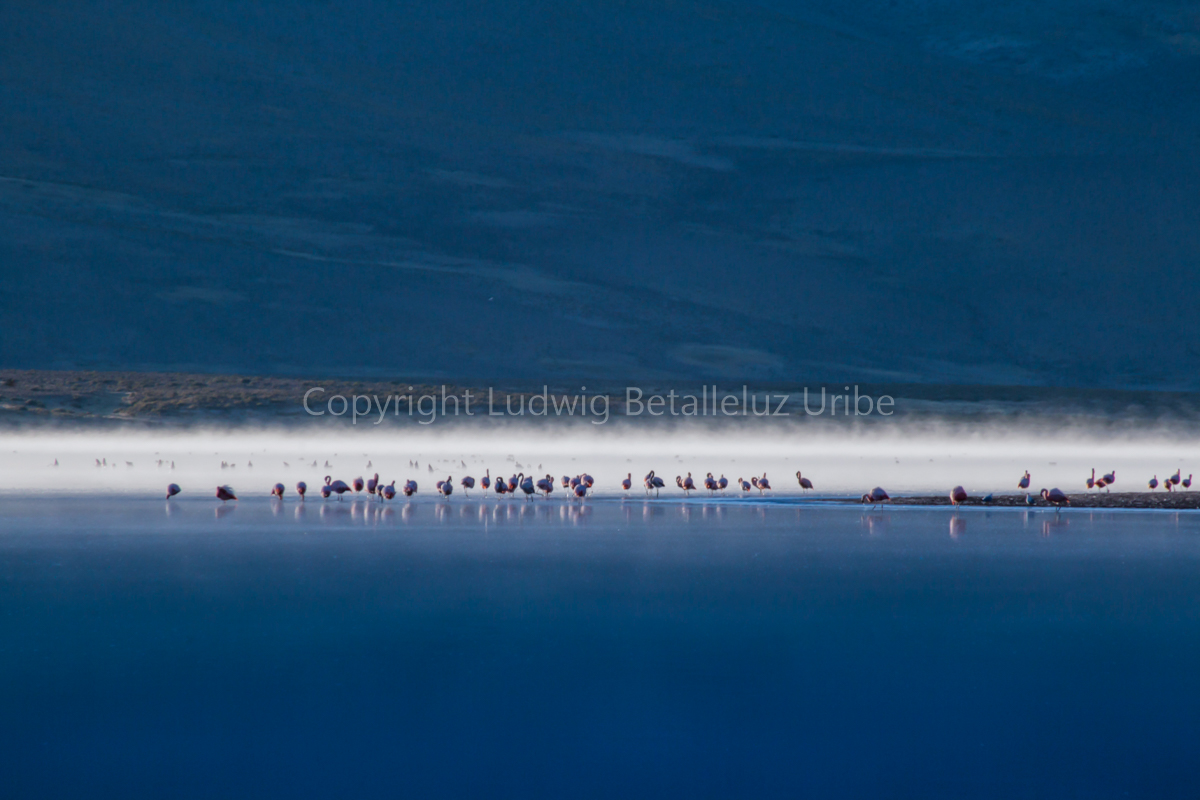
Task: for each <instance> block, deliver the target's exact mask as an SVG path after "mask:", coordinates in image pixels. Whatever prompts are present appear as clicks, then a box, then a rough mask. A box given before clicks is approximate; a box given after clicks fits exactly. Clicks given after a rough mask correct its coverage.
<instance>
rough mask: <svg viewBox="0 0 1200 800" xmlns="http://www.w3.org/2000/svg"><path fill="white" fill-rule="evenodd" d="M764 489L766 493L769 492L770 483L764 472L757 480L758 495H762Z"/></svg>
mask: <svg viewBox="0 0 1200 800" xmlns="http://www.w3.org/2000/svg"><path fill="white" fill-rule="evenodd" d="M764 489H765V490H766V491H768V492H769V491H771V482H770V481H769V480H767V473H765V472H764V473H763V474H762V477H761V478H759V479H758V493H759V494H762V493H763V490H764Z"/></svg>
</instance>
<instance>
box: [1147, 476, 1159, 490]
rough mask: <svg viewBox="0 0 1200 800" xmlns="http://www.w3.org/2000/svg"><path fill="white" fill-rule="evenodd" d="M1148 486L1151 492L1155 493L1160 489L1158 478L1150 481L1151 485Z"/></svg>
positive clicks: (1155, 477)
mask: <svg viewBox="0 0 1200 800" xmlns="http://www.w3.org/2000/svg"><path fill="white" fill-rule="evenodd" d="M1146 485H1147V486H1149V487H1150V491H1152V492H1153V491H1154V490H1155V489H1157V488H1158V476H1157V475H1155V476H1154V477H1153V478H1151V479H1150V483H1148V484H1146Z"/></svg>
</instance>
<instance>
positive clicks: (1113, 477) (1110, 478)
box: [1104, 469, 1117, 486]
mask: <svg viewBox="0 0 1200 800" xmlns="http://www.w3.org/2000/svg"><path fill="white" fill-rule="evenodd" d="M1116 482H1117V471H1116V470H1115V469H1114V470H1113V471H1112V472H1110V473H1108V474H1107V475H1105V476H1104V485H1105V486H1111V485H1113V484H1114V483H1116Z"/></svg>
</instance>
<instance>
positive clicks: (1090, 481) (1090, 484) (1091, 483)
mask: <svg viewBox="0 0 1200 800" xmlns="http://www.w3.org/2000/svg"><path fill="white" fill-rule="evenodd" d="M1095 485H1096V468H1095V467H1092V477H1090V478H1088V479H1087V488H1089V489H1091V488H1092V487H1093V486H1095Z"/></svg>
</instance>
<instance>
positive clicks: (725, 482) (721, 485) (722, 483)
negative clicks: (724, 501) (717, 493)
mask: <svg viewBox="0 0 1200 800" xmlns="http://www.w3.org/2000/svg"><path fill="white" fill-rule="evenodd" d="M728 487H729V479H728V478H726V477H725V476H724V475H722V476H721V477H720V478H718V479H717V488H718V489H720V490H721V491H722V492H723V491H725V489H727V488H728Z"/></svg>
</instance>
